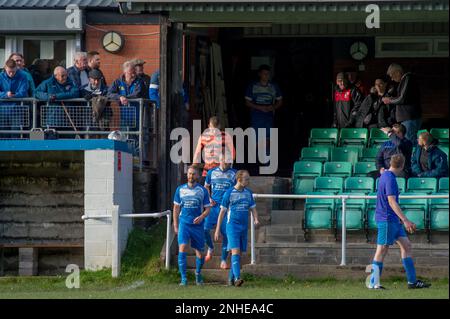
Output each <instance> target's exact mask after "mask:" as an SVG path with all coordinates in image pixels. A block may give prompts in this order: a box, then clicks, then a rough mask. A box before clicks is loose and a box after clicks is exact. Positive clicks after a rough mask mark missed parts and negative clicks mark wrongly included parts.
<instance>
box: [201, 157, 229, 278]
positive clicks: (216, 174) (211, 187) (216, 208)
mask: <svg viewBox="0 0 450 319" xmlns="http://www.w3.org/2000/svg"><path fill="white" fill-rule="evenodd" d="M230 166H231V164H230V163H226V161H225V156H221V158H220V165H219V166H218V167H216V168H213V169H211V170H209V171H208V173H207V175H206V180H205V188H206V189H207V190H208V191H209V193H210V195H211V211H210V212H209V215H208V216H207V217H206V219H205V240H206V245H207V246H208V252H207V253H206V257H205V262H208V261H209V260H210V259H211V257H212V255H213V251H214V244H213V241H212V238H211V229H214V230H215V229H216V225H217V219H218V218H219V212H220V203H222V198H223V195H224V194H225V192H226V191H227V190H229V189H230V188H231V187H233V186H234V185H235V184H236V170H235V169H233V168H230ZM220 232H221V233H222V256H221V259H220V268H222V269H226V268H227V257H228V250H227V245H228V239H227V235H226V221H225V220H223V221H222V224H221V227H220Z"/></svg>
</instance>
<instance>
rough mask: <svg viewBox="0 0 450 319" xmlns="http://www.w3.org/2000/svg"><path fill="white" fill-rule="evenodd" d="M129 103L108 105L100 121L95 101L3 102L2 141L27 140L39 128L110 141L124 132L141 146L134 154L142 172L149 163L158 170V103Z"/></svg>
mask: <svg viewBox="0 0 450 319" xmlns="http://www.w3.org/2000/svg"><path fill="white" fill-rule="evenodd" d="M111 101H113V100H109V101H108V102H111ZM114 101H115V100H114ZM128 101H129V104H128V105H126V106H123V105H121V106H115V105H116V104H114V105H113V104H111V105H109V103H108V104H107V106H106V107H105V109H104V111H103V114H102V116H101V117H100V119H99V118H97V117H95V116H94V114H93V110H92V104H91V102H90V101H86V100H85V99H82V98H77V99H67V100H56V101H54V102H47V101H41V100H38V99H35V98H22V99H15V98H12V99H0V139H1V138H12V139H17V138H19V139H24V138H28V136H29V135H30V133H31V131H33V130H35V129H47V128H53V129H55V130H56V132H57V134H58V135H61V136H65V138H74V137H75V135H77V136H79V135H83V136H85V137H86V138H92V137H94V138H98V137H99V136H103V138H106V136H107V135H108V134H109V133H110V131H113V130H120V131H121V132H122V133H124V135H125V136H126V138H127V139H128V142H130V143H132V144H136V145H137V146H136V147H134V155H135V156H138V157H139V167H140V169H142V166H143V162H144V161H147V160H148V162H150V163H151V167H152V168H157V158H158V154H157V145H158V118H157V117H158V113H157V112H156V111H155V110H156V108H155V106H154V103H153V102H152V101H150V100H148V99H128ZM115 102H117V101H115ZM149 148H151V149H150V150H149Z"/></svg>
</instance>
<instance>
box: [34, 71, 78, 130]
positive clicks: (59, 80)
mask: <svg viewBox="0 0 450 319" xmlns="http://www.w3.org/2000/svg"><path fill="white" fill-rule="evenodd" d="M35 97H36V98H37V99H39V100H43V101H47V102H50V103H52V104H53V105H55V103H54V102H55V101H56V100H66V99H74V98H78V97H80V91H79V89H78V87H77V86H76V85H75V83H73V82H72V80H71V79H69V78H68V75H67V70H66V69H65V68H64V67H62V66H57V67H56V68H55V70H54V71H53V76H52V77H51V78H49V79H47V80H45V81H44V82H42V83H41V84H40V85H39V86H38V87H37V88H36V94H35ZM44 116H46V118H44V119H43V120H44V123H45V124H44V125H47V126H61V124H60V123H61V122H58V119H59V120H60V121H61V119H62V118H64V116H65V115H64V113H63V112H62V110H61V109H60V108H53V107H52V108H50V109H49V110H48V113H47V114H46V115H44Z"/></svg>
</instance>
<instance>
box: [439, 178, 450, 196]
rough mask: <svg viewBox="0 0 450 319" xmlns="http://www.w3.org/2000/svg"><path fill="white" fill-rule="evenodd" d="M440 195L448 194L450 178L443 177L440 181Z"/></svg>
mask: <svg viewBox="0 0 450 319" xmlns="http://www.w3.org/2000/svg"><path fill="white" fill-rule="evenodd" d="M438 192H439V193H448V177H441V178H440V179H439V190H438Z"/></svg>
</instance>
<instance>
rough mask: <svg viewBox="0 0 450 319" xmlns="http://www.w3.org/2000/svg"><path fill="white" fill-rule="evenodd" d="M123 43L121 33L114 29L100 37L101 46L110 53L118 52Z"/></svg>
mask: <svg viewBox="0 0 450 319" xmlns="http://www.w3.org/2000/svg"><path fill="white" fill-rule="evenodd" d="M123 43H124V39H123V37H122V35H121V34H120V33H118V32H115V31H110V32H107V33H105V35H104V36H103V39H102V44H103V48H104V49H105V50H106V51H108V52H111V53H117V52H119V51H120V50H121V49H122V47H123Z"/></svg>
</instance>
